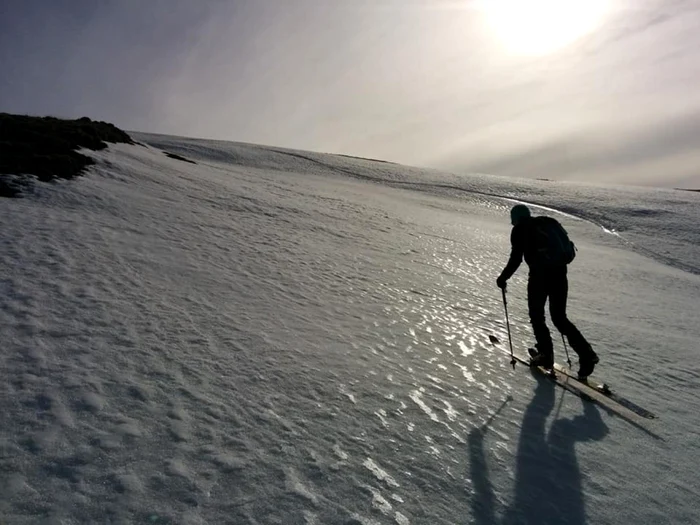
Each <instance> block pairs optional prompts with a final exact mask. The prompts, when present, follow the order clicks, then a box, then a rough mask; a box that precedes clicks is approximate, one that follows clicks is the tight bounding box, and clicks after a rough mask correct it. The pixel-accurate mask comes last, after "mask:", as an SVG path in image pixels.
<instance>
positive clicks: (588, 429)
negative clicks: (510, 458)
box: [467, 372, 608, 525]
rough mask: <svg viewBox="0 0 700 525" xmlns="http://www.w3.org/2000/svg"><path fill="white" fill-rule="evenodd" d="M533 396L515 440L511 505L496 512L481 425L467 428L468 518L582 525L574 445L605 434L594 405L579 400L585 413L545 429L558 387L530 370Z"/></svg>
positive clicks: (504, 523) (508, 524)
mask: <svg viewBox="0 0 700 525" xmlns="http://www.w3.org/2000/svg"><path fill="white" fill-rule="evenodd" d="M533 375H534V376H535V379H536V381H537V383H536V386H535V395H534V396H533V398H532V401H531V402H530V403H529V405H528V406H527V408H526V410H525V413H524V415H523V421H522V426H521V432H520V440H519V442H518V450H517V456H516V468H515V492H514V497H513V502H512V504H511V505H510V506H509V507H508V508H507V509H506V510H505V512H504V513H503V514H502V516H500V517H499V516H497V515H496V504H495V501H496V497H495V494H494V491H493V487H492V486H491V484H490V481H489V474H488V465H487V461H486V456H485V451H484V438H485V434H486V430H487V429H485V428H483V427H482V428H480V429H475V430H473V431H472V432H470V434H469V436H468V439H467V446H468V449H469V460H470V469H471V478H472V483H473V495H472V504H471V514H472V516H471V517H472V522H473V523H476V524H478V525H487V524H488V525H492V524H501V525H516V524H517V525H554V524H557V525H559V524H561V523H567V524H569V525H584V524H586V523H587V521H586V509H585V504H584V499H583V493H582V476H581V471H580V468H579V465H578V461H577V459H576V450H575V446H576V443H579V442H582V441H598V440H600V439H602V438H603V437H605V435H606V434H607V432H608V429H607V426H606V425H605V423H604V422H603V420H602V418H601V417H600V413H599V411H598V409H597V407H596V406H595V405H593V404H592V403H587V402H583V413H582V414H581V415H579V416H576V417H574V418H572V419H557V420H556V421H554V422H553V423H552V425H551V428H550V430H549V432H547V429H546V424H547V418H548V416H549V414H550V413H551V412H552V409H553V408H554V404H555V400H556V391H555V389H556V387H555V385H554V384H553V383H552V382H551V381H550V380H549V379H547V378H545V377H542V376H541V375H540V374H539V373H536V372H533Z"/></svg>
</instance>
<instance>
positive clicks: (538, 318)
mask: <svg viewBox="0 0 700 525" xmlns="http://www.w3.org/2000/svg"><path fill="white" fill-rule="evenodd" d="M546 283H547V280H546V278H545V277H544V276H543V275H537V274H533V273H530V278H529V279H528V282H527V307H528V313H529V314H530V324H532V331H533V332H534V334H535V340H536V341H537V350H538V352H539V353H541V354H543V355H549V356H551V357H552V358H554V349H553V346H552V335H551V334H550V333H549V328H547V323H546V321H545V317H544V305H545V303H546V302H547V284H546Z"/></svg>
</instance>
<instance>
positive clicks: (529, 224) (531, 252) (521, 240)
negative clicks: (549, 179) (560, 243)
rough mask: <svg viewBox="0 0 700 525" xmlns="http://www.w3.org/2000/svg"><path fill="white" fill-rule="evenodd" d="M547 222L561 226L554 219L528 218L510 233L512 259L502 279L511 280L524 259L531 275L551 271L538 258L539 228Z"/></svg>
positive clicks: (502, 273)
mask: <svg viewBox="0 0 700 525" xmlns="http://www.w3.org/2000/svg"><path fill="white" fill-rule="evenodd" d="M546 222H554V223H556V224H558V225H559V226H561V224H559V221H557V220H556V219H553V218H552V217H528V218H526V219H524V220H522V221H520V222H519V223H518V224H516V225H515V226H513V230H512V231H511V232H510V245H511V251H510V259H508V264H507V265H506V267H505V268H504V269H503V271H502V272H501V277H500V279H503V280H506V281H507V280H508V279H510V278H511V277H512V276H513V274H514V273H515V271H516V270H517V269H518V268H519V267H520V263H522V261H523V257H524V258H525V262H526V263H527V265H528V266H529V267H530V273H532V272H533V271H534V272H536V271H538V270H549V269H551V268H546V267H544V266H542V264H541V263H540V262H539V260H538V256H537V249H538V247H539V243H538V242H537V238H536V234H537V230H538V226H539V225H542V224H543V223H546ZM564 267H565V266H564Z"/></svg>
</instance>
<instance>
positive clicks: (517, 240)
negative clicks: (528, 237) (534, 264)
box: [498, 228, 525, 282]
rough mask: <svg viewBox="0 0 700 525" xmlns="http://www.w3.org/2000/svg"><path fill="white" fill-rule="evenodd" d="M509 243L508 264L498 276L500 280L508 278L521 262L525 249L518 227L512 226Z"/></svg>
mask: <svg viewBox="0 0 700 525" xmlns="http://www.w3.org/2000/svg"><path fill="white" fill-rule="evenodd" d="M510 245H511V250H510V258H509V259H508V264H507V265H506V267H505V268H503V271H502V272H501V276H500V277H499V278H498V280H499V281H500V282H505V281H507V280H508V279H510V278H511V277H512V276H513V274H514V273H515V271H516V270H517V269H518V268H519V267H520V263H522V262H523V255H524V253H525V249H524V245H523V241H522V234H521V233H520V229H519V228H513V231H512V232H511V234H510Z"/></svg>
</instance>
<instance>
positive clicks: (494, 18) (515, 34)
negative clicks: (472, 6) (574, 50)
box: [478, 0, 608, 55]
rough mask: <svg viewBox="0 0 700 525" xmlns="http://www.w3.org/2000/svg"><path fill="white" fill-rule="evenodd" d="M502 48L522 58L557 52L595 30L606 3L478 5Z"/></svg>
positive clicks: (558, 0) (527, 0)
mask: <svg viewBox="0 0 700 525" xmlns="http://www.w3.org/2000/svg"><path fill="white" fill-rule="evenodd" d="M478 5H479V6H480V8H481V10H482V11H483V12H484V13H485V14H486V18H487V20H488V22H489V24H490V26H491V27H492V28H493V30H494V32H495V33H496V34H497V36H498V38H500V39H501V40H502V41H503V43H504V44H505V46H506V47H507V48H508V49H509V50H510V51H512V52H514V53H518V54H524V55H544V54H547V53H552V52H554V51H557V50H559V49H561V48H563V47H565V46H567V45H568V44H571V43H572V42H574V41H575V40H577V39H579V38H580V37H582V36H584V35H585V34H587V33H590V32H591V31H593V30H595V29H596V27H598V26H599V25H600V24H601V23H602V20H603V17H604V15H605V12H606V10H607V7H608V1H606V0H482V1H480V2H479V4H478Z"/></svg>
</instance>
